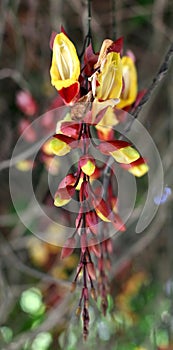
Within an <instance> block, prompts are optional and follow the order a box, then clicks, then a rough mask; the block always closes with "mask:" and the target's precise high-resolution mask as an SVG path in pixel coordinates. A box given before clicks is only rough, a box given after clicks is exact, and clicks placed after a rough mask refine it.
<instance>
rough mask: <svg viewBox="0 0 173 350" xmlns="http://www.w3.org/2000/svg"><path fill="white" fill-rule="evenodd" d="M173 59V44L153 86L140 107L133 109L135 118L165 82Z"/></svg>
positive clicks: (132, 112) (148, 90)
mask: <svg viewBox="0 0 173 350" xmlns="http://www.w3.org/2000/svg"><path fill="white" fill-rule="evenodd" d="M172 58H173V43H172V44H171V45H170V48H169V50H168V52H167V54H166V56H165V59H164V61H163V63H162V65H161V67H160V69H159V71H158V73H157V74H156V76H155V77H154V79H153V81H152V83H151V85H150V86H149V88H148V89H147V91H146V93H145V94H144V96H143V98H142V100H141V101H140V103H139V105H138V106H137V107H136V108H135V109H132V111H131V112H130V113H131V114H132V115H133V117H134V118H137V117H138V115H139V113H140V111H141V109H142V108H143V106H144V104H145V103H147V102H148V100H149V99H150V97H151V95H152V93H153V92H154V90H155V89H156V88H157V86H158V84H159V83H160V82H161V81H162V80H163V78H164V77H165V75H166V74H167V72H168V69H169V65H170V63H171V60H172Z"/></svg>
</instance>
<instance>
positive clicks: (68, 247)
mask: <svg viewBox="0 0 173 350" xmlns="http://www.w3.org/2000/svg"><path fill="white" fill-rule="evenodd" d="M75 245H76V239H75V238H74V237H70V238H68V239H67V241H66V242H65V244H64V247H63V248H62V251H61V259H64V258H67V257H68V256H69V255H71V254H72V253H73V251H74V248H75Z"/></svg>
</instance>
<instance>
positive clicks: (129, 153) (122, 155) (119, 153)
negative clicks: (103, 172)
mask: <svg viewBox="0 0 173 350" xmlns="http://www.w3.org/2000/svg"><path fill="white" fill-rule="evenodd" d="M110 154H111V155H112V157H114V159H115V160H116V161H117V162H118V163H124V164H130V163H132V162H134V161H135V160H137V159H138V158H140V154H139V153H138V152H137V151H136V150H135V149H134V148H133V147H131V146H128V147H124V148H120V149H119V150H116V151H114V152H110Z"/></svg>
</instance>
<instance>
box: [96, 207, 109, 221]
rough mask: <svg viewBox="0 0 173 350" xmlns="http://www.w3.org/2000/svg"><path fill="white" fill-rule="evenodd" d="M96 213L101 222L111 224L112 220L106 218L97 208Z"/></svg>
mask: <svg viewBox="0 0 173 350" xmlns="http://www.w3.org/2000/svg"><path fill="white" fill-rule="evenodd" d="M95 211H96V213H97V215H98V216H99V218H100V219H101V220H103V221H105V222H111V220H109V219H108V218H107V217H106V216H104V215H103V213H102V212H101V211H100V210H99V209H98V208H97V207H96V208H95Z"/></svg>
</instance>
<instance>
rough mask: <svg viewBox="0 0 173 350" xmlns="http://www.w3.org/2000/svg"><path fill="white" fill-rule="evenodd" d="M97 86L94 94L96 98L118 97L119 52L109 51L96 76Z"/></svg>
mask: <svg viewBox="0 0 173 350" xmlns="http://www.w3.org/2000/svg"><path fill="white" fill-rule="evenodd" d="M96 79H97V82H98V84H99V85H98V86H96V91H95V95H96V97H97V99H100V100H108V99H116V98H119V97H120V94H121V90H122V63H121V58H120V54H119V53H117V52H110V53H108V54H107V56H106V60H105V62H104V64H103V66H102V67H101V72H100V73H97V76H96Z"/></svg>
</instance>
